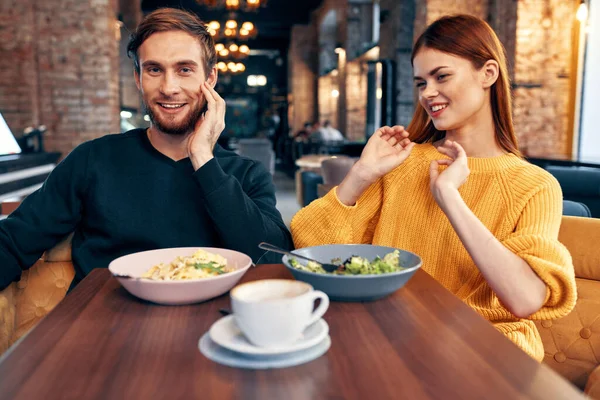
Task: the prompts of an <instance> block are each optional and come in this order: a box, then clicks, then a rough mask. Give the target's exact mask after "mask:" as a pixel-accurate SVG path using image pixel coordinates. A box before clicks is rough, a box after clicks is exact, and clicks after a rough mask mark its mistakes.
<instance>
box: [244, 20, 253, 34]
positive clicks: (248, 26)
mask: <svg viewBox="0 0 600 400" xmlns="http://www.w3.org/2000/svg"><path fill="white" fill-rule="evenodd" d="M242 29H244V30H247V31H248V32H250V31H251V30H252V29H254V24H253V23H252V22H244V23H243V24H242Z"/></svg>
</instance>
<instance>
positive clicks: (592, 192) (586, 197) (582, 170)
mask: <svg viewBox="0 0 600 400" xmlns="http://www.w3.org/2000/svg"><path fill="white" fill-rule="evenodd" d="M546 171H548V172H550V173H551V174H552V175H553V176H554V177H555V178H556V180H557V181H558V183H559V184H560V187H561V189H562V192H563V196H564V198H565V200H572V201H576V202H579V203H583V204H585V205H586V206H587V207H588V208H589V209H590V211H591V215H592V217H594V218H600V168H590V167H579V166H574V167H569V166H561V165H548V166H547V167H546Z"/></svg>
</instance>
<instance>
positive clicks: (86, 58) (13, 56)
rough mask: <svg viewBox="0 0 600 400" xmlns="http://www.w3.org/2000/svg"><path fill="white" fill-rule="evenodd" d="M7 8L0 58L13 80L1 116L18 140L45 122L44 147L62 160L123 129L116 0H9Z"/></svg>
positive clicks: (2, 96) (1, 87)
mask: <svg viewBox="0 0 600 400" xmlns="http://www.w3.org/2000/svg"><path fill="white" fill-rule="evenodd" d="M2 7H3V9H2V13H1V14H2V16H3V18H2V20H1V22H0V23H1V25H0V31H2V32H5V33H4V34H3V35H7V36H8V38H9V40H8V42H9V43H7V41H6V40H4V38H2V40H1V41H2V44H0V46H2V47H1V54H0V59H1V60H2V61H1V62H2V63H3V64H4V65H2V66H3V69H4V71H6V75H9V76H11V77H13V78H14V79H10V80H8V79H7V80H2V81H0V111H2V112H3V113H4V112H6V117H7V118H6V119H7V122H8V124H9V125H10V127H11V128H12V130H13V131H14V133H15V135H17V136H19V135H20V132H21V131H22V129H23V128H24V127H25V126H27V125H31V124H45V125H46V126H47V127H48V136H47V138H46V140H45V144H46V149H47V150H50V151H60V152H62V153H63V155H64V154H66V153H68V152H69V151H71V150H72V149H73V147H75V146H76V145H77V144H79V143H81V142H84V141H86V140H89V139H92V138H95V137H99V136H102V135H105V134H107V133H110V132H118V131H119V74H118V70H119V58H118V40H117V35H116V29H117V27H116V18H115V10H116V8H117V4H116V2H115V1H109V0H86V1H81V0H48V1H44V2H40V1H35V0H4V1H3V2H2ZM11 36H12V37H14V39H12V42H14V45H11V44H10V42H11V40H10V37H11ZM15 101H16V105H15Z"/></svg>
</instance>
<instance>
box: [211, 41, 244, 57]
mask: <svg viewBox="0 0 600 400" xmlns="http://www.w3.org/2000/svg"><path fill="white" fill-rule="evenodd" d="M215 50H216V51H217V54H218V55H219V57H229V58H236V59H240V58H246V57H248V55H249V54H250V48H249V47H248V46H247V45H245V44H243V45H241V46H238V45H237V44H235V43H229V44H228V45H224V44H223V43H217V44H216V45H215Z"/></svg>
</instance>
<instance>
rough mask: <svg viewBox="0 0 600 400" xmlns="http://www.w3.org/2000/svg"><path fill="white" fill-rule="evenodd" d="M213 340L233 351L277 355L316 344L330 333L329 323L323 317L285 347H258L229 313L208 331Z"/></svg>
mask: <svg viewBox="0 0 600 400" xmlns="http://www.w3.org/2000/svg"><path fill="white" fill-rule="evenodd" d="M208 333H209V335H210V338H211V339H212V341H213V342H215V343H216V344H218V345H219V346H221V347H224V348H226V349H228V350H231V351H236V352H238V353H243V354H254V355H263V356H264V355H276V354H286V353H292V352H294V351H300V350H304V349H308V348H309V347H313V346H315V345H316V344H317V343H320V342H322V341H323V339H325V336H327V334H328V333H329V325H327V322H325V321H324V320H323V319H320V320H318V321H317V322H315V323H314V324H312V325H311V326H309V327H308V328H306V329H305V330H304V332H303V333H302V337H301V338H300V339H299V340H297V341H296V342H294V343H292V344H290V345H287V346H284V347H274V348H266V347H258V346H255V345H254V344H252V343H250V342H249V341H248V339H246V336H244V334H243V333H242V332H241V331H240V328H238V326H237V324H236V322H235V317H234V316H233V315H228V316H226V317H223V318H221V319H220V320H218V321H217V322H215V323H214V324H213V325H212V326H211V327H210V330H209V331H208Z"/></svg>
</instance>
